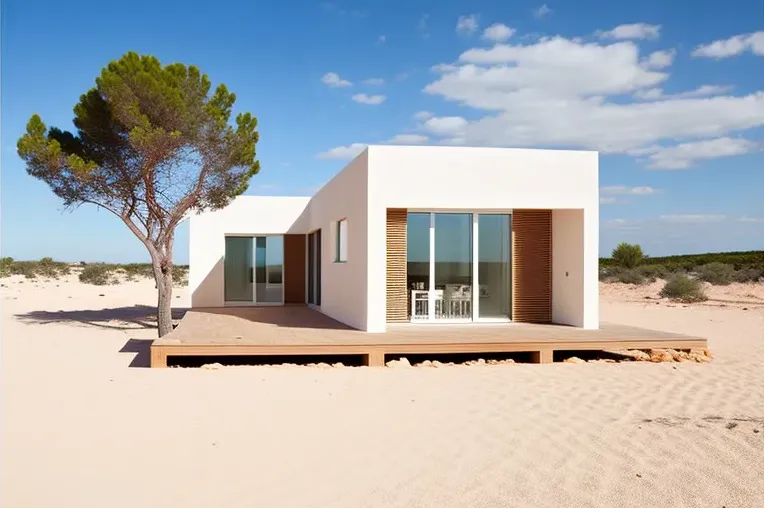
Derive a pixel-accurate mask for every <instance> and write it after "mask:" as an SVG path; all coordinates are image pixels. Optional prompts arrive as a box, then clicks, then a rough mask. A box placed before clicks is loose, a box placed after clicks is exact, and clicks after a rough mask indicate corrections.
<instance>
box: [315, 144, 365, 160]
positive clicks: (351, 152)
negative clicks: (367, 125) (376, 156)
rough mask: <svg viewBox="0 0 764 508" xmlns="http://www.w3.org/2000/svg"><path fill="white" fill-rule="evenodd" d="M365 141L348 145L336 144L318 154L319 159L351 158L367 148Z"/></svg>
mask: <svg viewBox="0 0 764 508" xmlns="http://www.w3.org/2000/svg"><path fill="white" fill-rule="evenodd" d="M366 146H367V145H366V144H365V143H353V144H352V145H347V146H336V147H334V148H332V149H330V150H327V151H326V152H321V153H319V154H318V155H316V158H318V159H340V160H349V159H352V158H354V157H355V156H357V155H358V154H359V153H361V152H363V151H364V150H365V149H366Z"/></svg>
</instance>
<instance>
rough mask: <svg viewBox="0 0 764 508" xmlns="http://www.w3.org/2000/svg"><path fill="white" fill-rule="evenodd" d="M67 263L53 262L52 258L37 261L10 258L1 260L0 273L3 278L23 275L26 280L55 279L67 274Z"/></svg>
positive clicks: (68, 268)
mask: <svg viewBox="0 0 764 508" xmlns="http://www.w3.org/2000/svg"><path fill="white" fill-rule="evenodd" d="M69 270H70V267H69V264H68V263H63V262H61V261H54V260H53V258H47V257H46V258H42V259H41V260H39V261H16V260H14V259H13V258H10V257H4V258H2V267H1V268H0V272H1V273H2V276H3V277H7V276H9V275H23V276H24V277H26V278H27V279H35V278H37V277H38V276H40V277H46V278H51V279H57V278H59V277H60V276H62V275H67V274H68V273H69Z"/></svg>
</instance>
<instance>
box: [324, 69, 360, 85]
mask: <svg viewBox="0 0 764 508" xmlns="http://www.w3.org/2000/svg"><path fill="white" fill-rule="evenodd" d="M321 83H323V84H325V85H327V86H330V87H332V88H337V87H343V86H350V85H352V84H353V83H351V82H350V81H348V80H346V79H342V78H340V76H339V74H337V73H336V72H327V73H326V74H324V75H323V76H322V77H321Z"/></svg>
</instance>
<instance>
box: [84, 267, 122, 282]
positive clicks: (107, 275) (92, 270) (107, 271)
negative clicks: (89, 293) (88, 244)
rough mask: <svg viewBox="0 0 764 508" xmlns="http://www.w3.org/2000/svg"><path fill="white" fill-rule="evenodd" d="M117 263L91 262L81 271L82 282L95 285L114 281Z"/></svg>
mask: <svg viewBox="0 0 764 508" xmlns="http://www.w3.org/2000/svg"><path fill="white" fill-rule="evenodd" d="M115 269H116V266H115V265H111V264H106V263H91V264H88V265H86V266H84V267H83V268H82V271H81V272H80V282H84V283H85V284H93V285H95V286H105V285H107V284H111V283H112V281H113V275H114V270H115Z"/></svg>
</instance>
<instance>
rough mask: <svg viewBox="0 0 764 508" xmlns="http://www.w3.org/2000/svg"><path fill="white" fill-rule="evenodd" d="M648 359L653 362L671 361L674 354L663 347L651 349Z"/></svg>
mask: <svg viewBox="0 0 764 508" xmlns="http://www.w3.org/2000/svg"><path fill="white" fill-rule="evenodd" d="M650 361H651V362H655V363H661V362H673V361H674V355H672V354H671V353H669V352H668V351H666V350H665V349H651V350H650Z"/></svg>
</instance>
